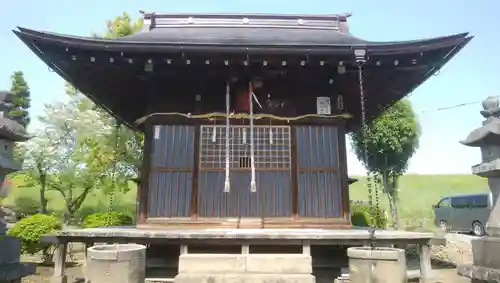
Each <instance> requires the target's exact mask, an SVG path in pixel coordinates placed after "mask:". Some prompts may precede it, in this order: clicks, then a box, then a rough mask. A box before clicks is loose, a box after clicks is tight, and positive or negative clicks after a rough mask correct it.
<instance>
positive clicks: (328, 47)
mask: <svg viewBox="0 0 500 283" xmlns="http://www.w3.org/2000/svg"><path fill="white" fill-rule="evenodd" d="M18 29H19V30H13V32H14V33H15V34H16V35H17V36H18V37H19V38H20V39H21V40H23V42H25V43H26V44H28V43H29V42H33V41H34V40H37V41H40V42H46V43H51V44H61V45H64V46H68V47H73V48H83V49H90V50H106V51H140V52H149V51H151V52H158V51H163V52H165V51H167V52H168V51H178V50H182V51H201V52H224V51H226V52H248V53H252V52H272V51H280V52H285V53H286V52H291V53H308V54H314V53H320V54H321V53H323V54H331V53H332V52H333V53H347V52H349V53H350V52H352V49H353V48H356V47H359V48H365V49H367V51H368V52H369V54H372V55H378V54H380V55H388V54H399V53H408V52H419V51H426V50H433V49H438V48H442V47H447V46H453V45H458V44H461V43H463V42H464V41H468V40H469V39H470V38H471V37H469V34H468V33H460V34H455V35H450V36H444V37H437V38H431V39H422V40H411V41H396V42H369V41H362V40H359V39H356V38H354V39H356V41H354V42H353V43H351V44H347V43H342V44H334V43H332V44H321V45H317V44H316V45H311V44H307V43H306V42H304V43H293V42H290V43H282V44H268V45H254V44H233V45H227V44H226V45H224V46H222V45H221V44H217V43H209V44H208V43H203V42H198V43H193V42H190V43H179V42H168V40H163V41H155V42H153V41H130V40H127V38H128V37H124V38H121V39H104V38H92V37H81V36H70V35H61V34H57V33H51V32H41V31H35V30H30V29H26V28H22V27H19V28H18ZM332 32H334V31H332Z"/></svg>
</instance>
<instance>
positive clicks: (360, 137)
mask: <svg viewBox="0 0 500 283" xmlns="http://www.w3.org/2000/svg"><path fill="white" fill-rule="evenodd" d="M419 137H420V126H419V124H418V121H417V117H416V115H415V113H414V112H413V108H412V106H411V104H410V102H409V101H408V100H401V101H399V102H397V103H395V104H394V105H393V106H392V107H390V108H389V109H387V110H386V111H385V112H384V113H383V114H382V115H381V116H379V117H378V118H376V119H375V120H374V121H373V122H371V123H370V124H369V125H368V126H367V129H366V136H365V131H363V129H361V130H360V131H358V132H356V133H354V134H352V135H351V144H352V147H353V149H354V151H355V153H356V156H357V157H358V159H359V160H360V161H361V162H362V163H363V165H364V166H365V168H366V169H367V170H368V171H370V172H372V173H373V174H375V175H376V177H377V179H378V180H380V183H381V185H382V188H383V190H384V193H386V195H387V197H388V199H389V206H390V207H389V208H390V210H391V216H392V222H393V227H394V228H397V227H398V226H399V220H398V212H397V205H398V188H397V179H398V177H400V176H401V175H403V174H404V172H406V170H407V168H408V162H409V160H410V158H411V157H412V156H413V154H414V153H415V151H416V150H417V148H418V141H419ZM365 141H366V145H367V149H368V160H365V155H364V151H365Z"/></svg>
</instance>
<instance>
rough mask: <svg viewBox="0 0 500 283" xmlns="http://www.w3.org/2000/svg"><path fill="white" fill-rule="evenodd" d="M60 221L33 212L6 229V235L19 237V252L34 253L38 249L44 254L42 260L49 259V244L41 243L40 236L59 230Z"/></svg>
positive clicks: (53, 217)
mask: <svg viewBox="0 0 500 283" xmlns="http://www.w3.org/2000/svg"><path fill="white" fill-rule="evenodd" d="M61 227H62V226H61V221H60V220H59V219H58V218H57V217H55V216H52V215H45V214H35V215H33V216H29V217H26V218H23V219H21V220H20V221H19V222H17V223H16V224H15V225H14V226H13V227H12V228H10V229H9V231H7V235H8V236H13V237H19V238H21V252H22V253H27V254H36V253H38V252H40V251H42V252H43V254H44V261H50V260H51V259H52V256H51V254H52V253H51V251H50V250H51V248H52V247H53V246H52V245H51V244H46V243H41V242H40V239H41V238H42V236H44V235H47V234H50V233H54V232H57V231H60V230H61Z"/></svg>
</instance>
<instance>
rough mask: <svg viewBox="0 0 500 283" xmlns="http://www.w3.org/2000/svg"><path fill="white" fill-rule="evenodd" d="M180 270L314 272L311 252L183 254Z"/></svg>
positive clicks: (236, 272) (203, 272)
mask: <svg viewBox="0 0 500 283" xmlns="http://www.w3.org/2000/svg"><path fill="white" fill-rule="evenodd" d="M179 273H180V274H184V273H186V274H192V273H200V274H219V273H223V274H231V273H235V274H241V273H267V274H311V273H312V259H311V256H307V255H302V254H184V255H181V256H180V257H179Z"/></svg>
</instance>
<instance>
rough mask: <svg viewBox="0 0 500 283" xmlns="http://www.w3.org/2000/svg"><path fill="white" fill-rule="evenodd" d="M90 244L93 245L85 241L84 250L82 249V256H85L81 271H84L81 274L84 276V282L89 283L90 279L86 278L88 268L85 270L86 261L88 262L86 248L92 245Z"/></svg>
mask: <svg viewBox="0 0 500 283" xmlns="http://www.w3.org/2000/svg"><path fill="white" fill-rule="evenodd" d="M92 246H93V243H88V242H87V243H85V251H84V258H85V260H84V262H83V272H84V274H83V276H84V277H85V283H90V280H89V278H88V274H89V273H88V270H87V262H88V257H87V253H88V249H89V248H90V247H92Z"/></svg>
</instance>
